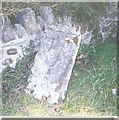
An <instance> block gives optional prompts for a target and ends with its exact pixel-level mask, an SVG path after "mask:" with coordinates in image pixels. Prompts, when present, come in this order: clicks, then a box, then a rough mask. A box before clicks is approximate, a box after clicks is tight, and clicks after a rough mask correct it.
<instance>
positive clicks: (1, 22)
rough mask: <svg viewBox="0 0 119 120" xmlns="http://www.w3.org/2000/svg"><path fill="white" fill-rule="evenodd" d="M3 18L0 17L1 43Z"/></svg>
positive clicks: (0, 39) (0, 38)
mask: <svg viewBox="0 0 119 120" xmlns="http://www.w3.org/2000/svg"><path fill="white" fill-rule="evenodd" d="M2 30H3V17H2V16H0V41H2Z"/></svg>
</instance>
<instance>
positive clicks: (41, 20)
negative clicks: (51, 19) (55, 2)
mask: <svg viewBox="0 0 119 120" xmlns="http://www.w3.org/2000/svg"><path fill="white" fill-rule="evenodd" d="M37 21H38V24H39V29H40V30H42V31H44V30H45V21H44V20H43V19H42V17H40V16H38V17H37Z"/></svg>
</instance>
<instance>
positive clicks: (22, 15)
mask: <svg viewBox="0 0 119 120" xmlns="http://www.w3.org/2000/svg"><path fill="white" fill-rule="evenodd" d="M17 21H18V22H19V23H20V24H21V25H23V27H24V28H25V30H26V31H27V32H28V33H29V34H35V33H37V30H38V26H37V20H36V17H35V13H34V11H33V10H32V9H31V8H26V9H23V10H21V11H19V12H18V13H17Z"/></svg>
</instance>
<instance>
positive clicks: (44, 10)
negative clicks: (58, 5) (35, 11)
mask: <svg viewBox="0 0 119 120" xmlns="http://www.w3.org/2000/svg"><path fill="white" fill-rule="evenodd" d="M39 12H40V15H41V17H42V18H43V20H44V21H45V22H46V23H47V25H52V24H55V23H56V18H55V16H54V15H53V13H52V8H51V7H49V6H42V7H40V10H39Z"/></svg>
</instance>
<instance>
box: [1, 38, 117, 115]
mask: <svg viewBox="0 0 119 120" xmlns="http://www.w3.org/2000/svg"><path fill="white" fill-rule="evenodd" d="M91 48H92V46H84V45H83V46H81V48H80V49H79V53H78V56H79V55H80V54H86V53H88V56H87V58H86V59H85V62H84V63H83V64H77V63H75V66H74V68H73V72H72V76H71V80H70V82H69V88H68V91H67V95H66V99H65V102H64V105H63V109H62V110H61V111H60V112H54V111H52V109H50V108H49V107H48V105H47V103H45V102H43V101H38V100H36V99H34V98H32V97H31V96H29V95H27V94H26V93H24V92H23V91H21V92H19V94H17V99H16V101H15V102H13V101H12V100H13V98H12V99H9V101H7V102H6V103H5V104H3V115H8V116H9V115H10V116H86V115H87V116H102V115H105V116H108V115H109V116H112V115H113V116H114V115H115V116H116V115H117V107H116V106H117V95H115V94H112V89H114V88H116V89H117V65H116V59H117V45H116V43H115V42H114V41H112V40H107V41H104V42H103V43H99V44H98V45H96V46H95V47H94V48H93V50H92V49H91ZM92 51H93V52H92ZM89 60H90V61H91V62H89ZM11 101H12V102H11ZM12 103H13V104H12Z"/></svg>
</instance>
